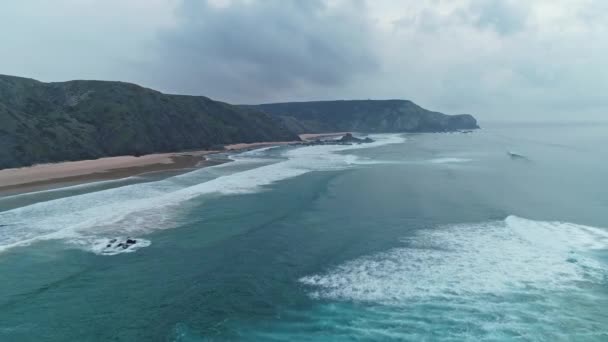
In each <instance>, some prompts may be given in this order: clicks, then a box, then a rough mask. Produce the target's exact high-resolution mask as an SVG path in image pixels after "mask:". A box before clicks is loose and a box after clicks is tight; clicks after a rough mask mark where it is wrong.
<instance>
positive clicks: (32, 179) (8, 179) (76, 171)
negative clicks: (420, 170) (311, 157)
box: [0, 133, 344, 196]
mask: <svg viewBox="0 0 608 342" xmlns="http://www.w3.org/2000/svg"><path fill="white" fill-rule="evenodd" d="M343 134H344V133H320V134H301V135H300V139H302V140H301V141H279V142H276V141H274V142H255V143H239V144H231V145H226V146H225V149H224V150H199V151H190V152H175V153H154V154H147V155H143V156H140V157H135V156H117V157H104V158H99V159H92V160H79V161H67V162H59V163H50V164H38V165H33V166H27V167H21V168H13V169H3V170H0V196H10V195H16V194H22V193H28V192H34V191H39V190H46V189H48V188H49V187H55V186H56V187H62V186H63V185H66V186H69V185H77V184H84V183H89V182H95V181H104V180H115V179H122V178H127V177H132V176H137V175H141V174H144V173H150V172H163V171H180V170H182V171H184V172H186V171H188V170H191V169H195V168H204V167H208V166H213V165H218V164H222V163H225V162H228V160H210V159H207V158H206V156H209V155H213V154H219V153H226V152H228V153H238V152H240V151H247V150H252V149H257V148H262V147H268V146H280V145H291V144H301V143H304V142H306V141H311V140H314V139H322V138H329V137H334V136H340V135H343Z"/></svg>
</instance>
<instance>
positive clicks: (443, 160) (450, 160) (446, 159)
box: [429, 157, 473, 164]
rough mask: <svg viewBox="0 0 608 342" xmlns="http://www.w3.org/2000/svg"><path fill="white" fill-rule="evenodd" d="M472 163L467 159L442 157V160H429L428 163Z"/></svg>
mask: <svg viewBox="0 0 608 342" xmlns="http://www.w3.org/2000/svg"><path fill="white" fill-rule="evenodd" d="M471 161H473V160H472V159H469V158H455V157H444V158H435V159H431V160H429V162H431V163H433V164H454V163H468V162H471Z"/></svg>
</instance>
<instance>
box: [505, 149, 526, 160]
mask: <svg viewBox="0 0 608 342" xmlns="http://www.w3.org/2000/svg"><path fill="white" fill-rule="evenodd" d="M507 154H508V155H509V157H511V159H518V160H526V161H527V160H529V159H528V157H526V156H524V155H521V154H519V153H515V152H511V151H509V152H507Z"/></svg>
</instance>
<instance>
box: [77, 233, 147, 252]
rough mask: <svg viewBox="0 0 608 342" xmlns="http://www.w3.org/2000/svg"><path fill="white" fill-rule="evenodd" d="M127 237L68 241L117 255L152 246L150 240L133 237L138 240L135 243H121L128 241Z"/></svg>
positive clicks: (87, 248) (87, 249) (95, 250)
mask: <svg viewBox="0 0 608 342" xmlns="http://www.w3.org/2000/svg"><path fill="white" fill-rule="evenodd" d="M127 239H128V238H126V237H113V238H108V237H104V238H81V239H78V238H76V239H71V240H69V241H68V243H70V244H71V245H74V246H76V247H78V248H81V249H83V250H85V251H89V252H93V253H95V254H98V255H117V254H124V253H133V252H135V251H137V250H138V249H141V248H145V247H148V246H150V245H151V244H152V243H151V242H150V241H149V240H146V239H141V238H132V239H133V240H135V241H136V243H134V244H133V245H127V246H124V247H123V246H122V245H119V244H120V243H124V242H125V241H127Z"/></svg>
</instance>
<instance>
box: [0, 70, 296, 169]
mask: <svg viewBox="0 0 608 342" xmlns="http://www.w3.org/2000/svg"><path fill="white" fill-rule="evenodd" d="M0 123H1V125H0V169H3V168H12V167H20V166H28V165H32V164H37V163H49V162H59V161H71V160H83V159H96V158H100V157H108V156H120V155H142V154H148V153H156V152H174V151H183V150H189V149H208V148H214V147H216V146H218V145H224V144H232V143H249V142H263V141H291V140H299V138H298V136H297V135H296V134H294V133H293V132H291V131H290V130H288V129H287V128H286V127H285V126H284V125H283V123H282V122H281V121H280V120H278V119H276V118H274V117H272V116H270V115H268V114H265V113H262V112H260V111H257V110H255V109H247V108H241V107H238V106H233V105H230V104H227V103H223V102H218V101H214V100H211V99H209V98H206V97H203V96H181V95H167V94H163V93H160V92H158V91H155V90H152V89H147V88H143V87H140V86H138V85H135V84H130V83H123V82H107V81H69V82H54V83H43V82H39V81H36V80H33V79H27V78H21V77H14V76H3V75H0Z"/></svg>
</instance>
